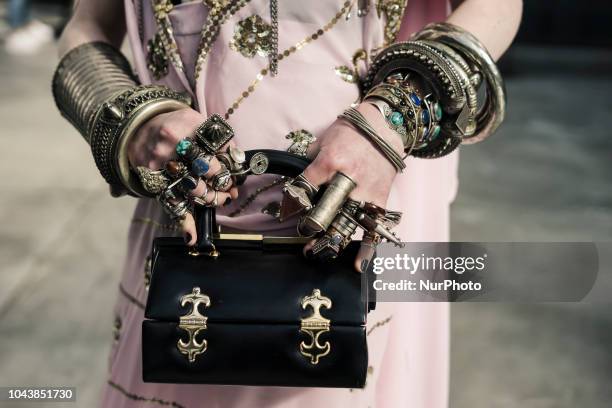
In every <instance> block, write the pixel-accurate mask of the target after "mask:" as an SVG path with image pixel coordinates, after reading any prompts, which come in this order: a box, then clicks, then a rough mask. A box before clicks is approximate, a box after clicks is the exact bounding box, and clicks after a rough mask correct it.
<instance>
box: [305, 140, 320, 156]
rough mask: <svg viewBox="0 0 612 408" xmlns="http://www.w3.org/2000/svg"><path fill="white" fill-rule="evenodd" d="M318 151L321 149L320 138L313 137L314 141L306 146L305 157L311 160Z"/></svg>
mask: <svg viewBox="0 0 612 408" xmlns="http://www.w3.org/2000/svg"><path fill="white" fill-rule="evenodd" d="M320 151H321V140H320V139H315V141H314V142H312V143H311V144H310V145H308V148H307V149H306V157H308V158H309V159H310V160H313V159H314V158H315V157H317V155H318V154H319V152H320Z"/></svg>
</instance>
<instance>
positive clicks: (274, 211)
mask: <svg viewBox="0 0 612 408" xmlns="http://www.w3.org/2000/svg"><path fill="white" fill-rule="evenodd" d="M280 208H281V204H280V203H279V202H278V201H272V202H270V203H268V204H266V205H265V206H264V208H262V209H261V212H262V213H263V214H266V215H269V216H271V217H274V218H279V217H280Z"/></svg>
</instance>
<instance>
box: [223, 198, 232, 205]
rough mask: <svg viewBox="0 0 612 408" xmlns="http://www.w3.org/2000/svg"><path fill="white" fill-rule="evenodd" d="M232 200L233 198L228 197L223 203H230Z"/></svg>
mask: <svg viewBox="0 0 612 408" xmlns="http://www.w3.org/2000/svg"><path fill="white" fill-rule="evenodd" d="M231 202H232V199H231V198H230V197H227V198H226V199H225V202H224V203H223V205H224V206H226V205H229V204H230V203H231Z"/></svg>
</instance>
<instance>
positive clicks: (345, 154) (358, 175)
mask: <svg viewBox="0 0 612 408" xmlns="http://www.w3.org/2000/svg"><path fill="white" fill-rule="evenodd" d="M357 109H358V110H359V111H360V112H361V113H362V114H363V115H364V116H365V117H366V119H367V120H368V122H369V123H370V124H371V125H372V127H373V128H374V129H375V130H376V132H377V133H378V134H379V135H380V136H381V137H383V138H384V139H385V140H386V141H387V142H388V143H389V144H390V145H391V146H392V147H393V148H394V149H395V150H396V151H397V152H398V153H400V155H402V156H403V154H402V152H403V145H402V141H401V138H400V136H399V135H398V134H396V133H395V132H394V131H393V130H392V129H390V128H389V127H388V126H387V124H386V121H385V119H384V118H383V117H382V115H381V114H380V112H379V111H378V110H377V109H376V107H374V106H372V105H370V104H369V103H362V104H361V105H359V107H358V108H357ZM319 140H320V142H319ZM319 140H318V141H317V142H315V144H313V145H312V146H311V149H310V151H309V156H310V157H314V161H313V162H312V163H311V164H310V166H308V168H306V170H305V171H304V176H305V177H306V178H307V179H308V180H309V181H310V182H311V183H312V184H314V185H316V186H320V185H321V184H325V183H327V182H329V181H330V180H331V178H332V177H333V176H334V175H335V174H336V172H342V173H344V174H346V175H347V176H349V177H350V178H352V179H353V180H354V181H355V183H357V187H356V188H355V189H354V190H353V192H352V193H351V195H350V197H351V198H352V199H354V200H357V201H369V202H372V203H374V204H376V205H378V206H380V207H383V208H384V207H386V203H387V198H388V197H389V192H390V191H391V184H392V183H393V179H394V178H395V175H396V170H395V168H394V167H393V165H392V164H391V163H390V162H389V161H388V160H387V159H386V157H385V156H384V155H383V154H382V153H381V152H380V151H379V150H378V149H377V148H376V147H375V146H374V145H373V144H372V142H370V140H369V139H367V138H366V137H365V136H364V135H362V134H361V133H360V131H358V130H357V129H355V128H354V127H353V126H352V125H350V124H349V123H347V122H346V121H344V120H341V119H338V120H336V121H335V122H334V123H333V124H332V125H331V126H330V127H329V128H328V129H327V130H326V131H325V134H324V135H323V136H322V137H321V138H320V139H319ZM311 246H312V243H310V244H308V245H307V246H306V248H305V250H308V249H310V247H311ZM372 254H373V253H372V250H371V249H370V248H369V247H365V246H362V248H361V249H360V251H359V254H358V255H357V259H356V260H355V268H356V269H357V270H358V271H361V270H363V269H365V268H364V266H366V267H367V263H365V264H364V265H362V263H363V262H364V261H367V262H369V261H370V258H371V256H372Z"/></svg>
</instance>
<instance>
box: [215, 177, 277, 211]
mask: <svg viewBox="0 0 612 408" xmlns="http://www.w3.org/2000/svg"><path fill="white" fill-rule="evenodd" d="M285 180H287V178H286V177H279V178H277V179H276V180H274V181H273V182H272V183H270V184H266V185H265V186H261V187H259V188H258V189H257V190H255V191H254V192H253V193H252V194H250V195H249V196H248V197H247V198H246V199H245V200H244V202H243V203H242V204H240V207H238V208H237V209H236V210H234V211H232V212H231V213H229V214H228V215H227V216H228V217H235V216H237V215H239V214H240V213H242V212H243V211H244V210H246V209H247V207H248V206H250V205H251V204H253V201H255V199H256V198H257V196H258V195H260V194H262V193H263V192H265V191H268V190H269V189H271V188H272V187H274V186H278V185H279V184H281V183H283V182H284V181H285Z"/></svg>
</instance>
